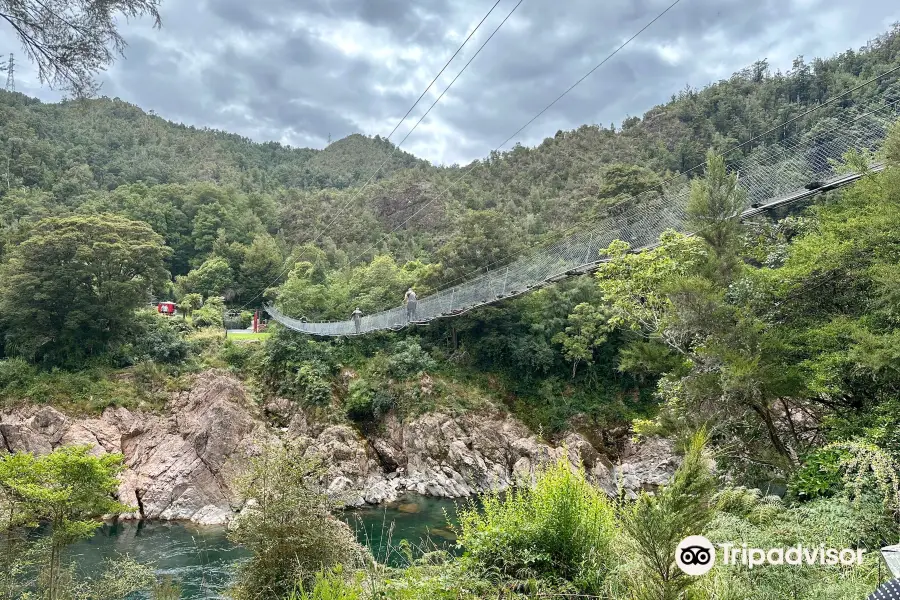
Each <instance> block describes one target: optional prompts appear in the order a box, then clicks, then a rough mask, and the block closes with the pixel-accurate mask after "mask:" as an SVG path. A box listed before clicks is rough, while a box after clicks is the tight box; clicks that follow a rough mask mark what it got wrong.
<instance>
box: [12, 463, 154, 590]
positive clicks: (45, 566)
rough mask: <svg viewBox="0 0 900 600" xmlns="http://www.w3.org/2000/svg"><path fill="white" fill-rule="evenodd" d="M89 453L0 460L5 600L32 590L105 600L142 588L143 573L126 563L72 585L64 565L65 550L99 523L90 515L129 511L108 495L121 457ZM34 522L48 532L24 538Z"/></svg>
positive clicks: (73, 580) (146, 577) (145, 579)
mask: <svg viewBox="0 0 900 600" xmlns="http://www.w3.org/2000/svg"><path fill="white" fill-rule="evenodd" d="M90 450H91V449H90V447H87V446H68V447H62V448H59V449H57V450H54V451H53V452H52V453H50V454H46V455H44V456H39V457H36V456H34V455H33V454H30V453H24V452H16V453H14V454H7V455H5V456H2V457H0V514H2V526H3V529H4V530H5V534H6V535H5V539H4V543H5V548H4V552H2V553H0V561H2V568H0V573H2V578H0V585H2V589H0V592H2V593H3V595H4V597H16V596H17V594H18V593H20V592H28V591H31V592H36V593H38V594H40V595H41V597H43V598H47V599H48V600H58V599H69V598H109V599H112V598H116V597H122V596H124V595H128V594H130V593H131V592H133V591H136V590H138V589H142V588H144V587H145V586H146V585H147V584H148V583H149V579H150V577H149V574H148V571H147V570H146V569H144V568H142V567H140V566H138V565H135V564H133V563H132V562H129V561H124V562H117V563H115V564H114V565H112V567H113V570H114V571H115V573H113V574H110V573H100V574H98V575H97V576H95V577H93V578H92V579H89V580H77V579H76V578H75V575H74V573H73V571H72V569H71V568H70V566H69V565H67V564H66V563H65V561H64V558H63V549H64V548H65V547H67V546H69V545H71V544H73V543H75V542H77V541H79V540H83V539H87V538H89V537H90V536H91V535H93V534H94V532H95V531H96V529H97V528H98V527H100V526H101V525H102V522H101V521H99V520H98V519H97V517H99V516H101V515H105V514H112V515H115V514H121V513H125V512H130V511H132V510H134V509H133V508H132V507H129V506H125V505H123V504H121V503H119V502H117V501H115V500H113V498H112V497H113V494H114V493H115V492H116V491H117V490H118V487H119V480H118V474H119V473H120V472H121V470H122V469H123V468H124V467H123V460H124V457H123V456H122V455H121V454H103V455H102V456H94V455H92V454H91V453H90ZM39 523H43V524H45V525H46V526H48V527H49V535H48V536H46V537H43V538H39V539H37V540H35V539H33V538H30V537H28V536H27V535H26V528H28V527H32V526H34V525H37V524H39ZM29 569H36V570H37V572H38V577H37V578H36V579H34V578H33V576H31V577H29V576H28V575H27V573H28V570H29ZM98 594H99V595H98ZM117 594H119V595H117Z"/></svg>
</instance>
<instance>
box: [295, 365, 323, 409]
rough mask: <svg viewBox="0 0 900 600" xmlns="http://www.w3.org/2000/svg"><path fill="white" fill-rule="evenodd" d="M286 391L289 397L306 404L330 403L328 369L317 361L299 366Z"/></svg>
mask: <svg viewBox="0 0 900 600" xmlns="http://www.w3.org/2000/svg"><path fill="white" fill-rule="evenodd" d="M288 390H289V391H290V395H291V396H293V397H294V398H296V399H298V400H300V401H302V402H304V403H306V404H312V405H323V404H328V402H329V401H331V381H330V379H329V373H328V367H326V366H325V365H323V364H322V363H320V362H318V361H312V362H308V363H306V364H304V365H301V366H300V368H299V369H297V373H295V374H294V377H293V382H292V384H291V386H290V387H289V388H288Z"/></svg>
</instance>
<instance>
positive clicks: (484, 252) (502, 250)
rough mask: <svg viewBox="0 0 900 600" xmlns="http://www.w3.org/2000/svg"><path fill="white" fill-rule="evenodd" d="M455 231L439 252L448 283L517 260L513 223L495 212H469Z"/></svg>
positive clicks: (517, 248)
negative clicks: (480, 270)
mask: <svg viewBox="0 0 900 600" xmlns="http://www.w3.org/2000/svg"><path fill="white" fill-rule="evenodd" d="M454 231H456V232H457V233H455V234H454V236H453V237H452V238H450V240H449V241H448V242H447V243H446V244H445V245H444V246H442V247H441V248H440V249H439V250H438V251H437V256H438V258H439V259H440V261H441V265H442V266H443V270H444V272H443V276H444V279H445V280H448V281H449V280H454V279H457V278H460V277H465V276H467V275H473V276H474V275H475V274H477V272H478V270H479V269H484V268H489V267H495V268H496V267H499V266H501V265H502V263H503V262H504V261H506V262H509V261H511V260H512V259H513V258H515V255H516V253H517V252H518V250H519V249H520V248H521V241H520V240H519V239H518V237H517V236H516V230H515V228H514V227H513V224H512V223H511V222H510V220H509V218H508V217H507V216H506V215H503V214H502V213H500V212H499V211H496V210H469V211H467V212H466V213H465V214H464V215H463V216H462V217H461V218H460V219H459V221H457V223H456V224H455V226H454Z"/></svg>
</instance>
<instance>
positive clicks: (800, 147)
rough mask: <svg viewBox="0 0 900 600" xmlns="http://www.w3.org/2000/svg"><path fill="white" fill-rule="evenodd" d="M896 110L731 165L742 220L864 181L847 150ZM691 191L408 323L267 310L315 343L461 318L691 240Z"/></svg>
mask: <svg viewBox="0 0 900 600" xmlns="http://www.w3.org/2000/svg"><path fill="white" fill-rule="evenodd" d="M898 103H900V100H895V101H893V102H891V103H889V104H879V105H878V106H877V107H874V108H873V107H872V106H869V107H867V108H860V107H849V108H845V109H843V110H842V112H840V113H838V114H837V115H836V116H832V117H828V118H825V119H823V120H822V121H820V122H819V123H818V124H817V125H816V126H815V127H813V128H812V129H811V130H810V131H807V132H803V133H799V134H796V135H794V136H791V137H789V138H787V139H785V140H782V141H781V142H779V143H777V144H773V145H769V146H762V147H759V148H757V149H755V150H754V151H753V152H751V153H750V154H749V155H747V156H746V157H744V158H743V159H740V160H737V161H732V162H729V163H728V167H729V170H730V171H732V172H736V173H737V174H738V185H739V186H740V187H741V188H742V189H743V190H744V192H746V206H745V207H744V208H745V210H744V211H743V212H741V213H740V215H739V218H741V219H742V220H743V219H750V218H753V217H756V216H758V215H761V214H763V213H766V212H768V211H771V210H773V209H776V208H779V207H783V206H787V205H790V204H792V203H795V202H800V201H802V200H805V199H808V198H810V197H812V196H814V195H816V194H821V193H823V192H826V191H829V190H834V189H838V188H840V187H843V186H846V185H849V184H851V183H853V182H854V181H856V180H858V179H859V178H860V177H862V175H861V174H859V173H850V174H841V173H839V172H838V169H837V166H838V165H839V164H840V161H841V159H842V157H843V156H844V155H845V153H846V152H847V151H849V150H860V151H863V150H868V151H877V150H878V148H879V147H880V146H881V144H882V142H883V141H884V139H885V137H886V135H887V131H888V129H889V127H890V126H891V125H892V124H893V123H894V122H895V121H896V120H897V118H898V116H900V112H898V109H900V106H898ZM881 169H883V165H882V164H880V163H877V162H876V163H872V164H870V170H871V171H880V170H881ZM690 187H691V184H690V180H689V179H688V178H687V177H685V176H682V177H679V178H678V179H676V180H675V181H670V182H668V183H667V184H666V185H665V186H664V188H663V189H661V190H650V191H647V192H644V193H643V194H640V195H637V196H633V197H631V198H628V199H627V200H626V201H625V202H622V203H620V204H619V205H618V208H614V209H611V214H609V215H608V216H607V217H605V218H604V219H603V220H601V221H599V222H596V223H585V224H583V225H582V226H581V227H577V228H575V231H574V232H572V233H570V234H569V235H566V236H565V237H563V238H562V239H560V240H558V241H556V242H554V243H552V244H550V245H548V246H546V247H543V248H536V249H534V250H533V251H532V252H529V253H528V254H526V255H524V256H522V257H520V258H519V259H517V260H515V261H512V262H510V263H508V264H505V265H496V266H495V268H493V269H491V270H489V271H487V272H485V273H482V274H480V275H478V276H476V277H474V278H472V279H471V280H469V281H466V282H464V283H460V284H458V285H454V286H452V287H448V288H446V289H442V290H440V291H437V292H436V293H434V294H431V295H429V296H426V297H423V298H421V299H419V301H418V303H417V308H416V314H415V317H414V320H412V321H410V320H408V319H407V313H406V307H405V306H398V307H396V308H392V309H390V310H385V311H382V312H378V313H374V314H370V315H365V316H363V317H362V318H361V319H360V323H359V330H358V331H357V327H356V324H355V322H354V321H352V320H346V321H336V322H307V321H305V320H303V319H296V318H292V317H290V316H287V315H285V314H283V313H282V312H281V311H280V310H278V309H277V308H276V307H275V306H273V305H268V306H265V307H264V308H265V310H266V312H267V313H269V315H270V316H271V317H272V319H274V320H275V321H277V322H278V323H280V324H281V325H283V326H285V327H287V328H289V329H292V330H294V331H299V332H303V333H308V334H312V335H317V336H353V335H364V334H366V333H370V332H373V331H380V330H399V329H402V328H404V327H407V326H409V325H414V324H417V325H421V324H425V323H428V322H430V321H433V320H435V319H439V318H446V317H454V316H458V315H461V314H464V313H466V312H468V311H471V310H473V309H475V308H478V307H481V306H485V305H488V304H493V303H496V302H499V301H501V300H505V299H508V298H512V297H515V296H519V295H521V294H525V293H528V292H530V291H533V290H536V289H539V288H541V287H544V286H546V285H549V284H552V283H555V282H558V281H561V280H563V279H566V278H569V277H575V276H579V275H584V274H586V273H590V272H592V271H594V270H595V269H596V268H597V266H598V265H600V264H601V263H603V262H605V260H606V259H604V257H603V256H602V254H601V253H602V251H603V250H604V249H606V248H608V247H609V245H610V244H611V243H612V242H613V241H615V240H622V241H624V242H627V243H628V244H629V246H630V247H631V249H632V251H634V252H637V251H641V250H643V249H648V248H651V247H653V246H655V245H656V244H657V243H658V240H659V236H660V234H661V233H663V232H664V231H666V230H668V229H672V230H675V231H680V232H682V233H685V234H688V235H691V234H693V233H694V232H692V231H688V227H687V214H686V207H687V203H688V199H689V197H690Z"/></svg>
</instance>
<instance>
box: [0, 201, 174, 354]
mask: <svg viewBox="0 0 900 600" xmlns="http://www.w3.org/2000/svg"><path fill="white" fill-rule="evenodd" d="M170 252H171V250H169V249H168V248H167V247H166V246H164V245H163V241H162V238H161V237H160V236H159V235H157V234H156V233H154V232H153V230H152V229H150V227H149V226H147V225H146V224H145V223H140V222H137V221H130V220H128V219H125V218H123V217H119V216H115V215H110V214H99V215H93V216H75V217H65V218H49V219H44V220H43V221H40V222H39V223H37V225H36V226H35V227H34V229H33V230H32V231H31V233H30V235H29V236H28V237H27V238H26V239H25V240H24V241H23V242H22V243H21V244H19V245H18V246H17V247H16V248H15V249H14V250H12V252H11V253H10V259H9V262H8V263H7V264H6V265H5V266H4V268H3V273H2V276H3V281H4V282H5V285H4V286H3V288H2V290H0V323H2V325H3V331H4V341H5V343H6V352H7V354H11V355H16V356H21V357H24V358H28V359H30V360H32V361H35V362H38V363H41V364H44V365H47V366H53V365H66V364H75V363H77V362H79V361H81V360H83V359H84V358H86V357H88V356H97V355H99V354H102V353H104V352H106V351H108V350H109V349H110V348H111V347H112V346H114V345H115V344H117V343H118V342H121V340H122V337H123V336H124V335H125V333H126V332H127V330H128V325H129V324H130V323H131V322H132V320H133V318H134V310H135V309H136V308H137V307H139V306H140V305H141V304H144V303H145V302H146V301H147V294H148V292H149V290H150V289H151V288H152V287H153V286H155V285H157V284H159V283H161V282H164V281H167V280H168V272H167V271H166V270H165V268H164V266H163V264H164V260H165V259H166V257H167V256H169V254H170Z"/></svg>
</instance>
